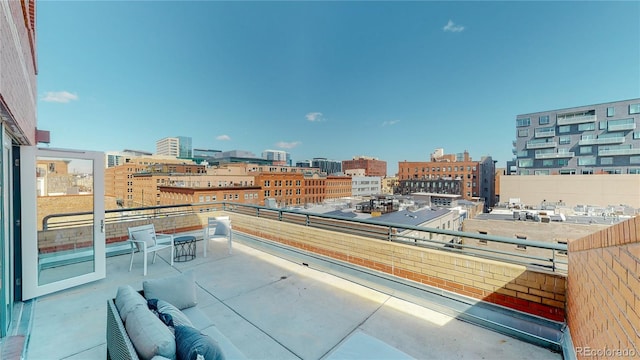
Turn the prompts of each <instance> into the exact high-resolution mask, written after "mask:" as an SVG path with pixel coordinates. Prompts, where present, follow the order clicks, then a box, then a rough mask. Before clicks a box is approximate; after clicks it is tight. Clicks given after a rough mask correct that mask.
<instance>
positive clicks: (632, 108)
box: [629, 104, 640, 115]
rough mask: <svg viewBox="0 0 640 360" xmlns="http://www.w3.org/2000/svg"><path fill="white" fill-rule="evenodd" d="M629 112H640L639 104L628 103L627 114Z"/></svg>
mask: <svg viewBox="0 0 640 360" xmlns="http://www.w3.org/2000/svg"><path fill="white" fill-rule="evenodd" d="M631 114H640V104H631V105H629V115H631Z"/></svg>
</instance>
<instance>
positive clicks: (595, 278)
mask: <svg viewBox="0 0 640 360" xmlns="http://www.w3.org/2000/svg"><path fill="white" fill-rule="evenodd" d="M567 297H568V301H567V322H568V324H569V328H570V331H571V335H572V338H573V344H574V347H575V348H576V353H577V355H578V357H579V358H589V357H592V356H590V354H591V355H592V354H594V352H596V354H597V351H601V353H602V354H604V355H607V353H606V350H605V349H608V350H609V354H611V355H616V354H617V353H614V351H615V352H617V351H620V352H621V354H622V355H624V354H627V355H629V354H632V353H631V351H633V353H635V354H636V356H635V358H637V357H640V217H635V218H632V219H629V220H627V221H624V222H622V223H619V224H616V225H614V226H611V227H609V228H607V229H604V230H600V231H598V232H596V233H594V234H591V235H588V236H585V237H583V238H581V239H577V240H575V241H573V242H571V243H570V244H569V276H568V289H567ZM625 352H626V353H625ZM603 357H614V356H603ZM629 357H630V358H631V357H633V356H629ZM619 358H624V356H622V357H619Z"/></svg>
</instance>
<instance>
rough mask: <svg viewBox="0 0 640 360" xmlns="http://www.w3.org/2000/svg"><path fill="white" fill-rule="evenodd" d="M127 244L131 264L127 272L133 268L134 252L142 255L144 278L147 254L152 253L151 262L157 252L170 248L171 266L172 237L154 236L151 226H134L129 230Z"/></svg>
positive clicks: (154, 259)
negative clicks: (129, 248) (129, 247)
mask: <svg viewBox="0 0 640 360" xmlns="http://www.w3.org/2000/svg"><path fill="white" fill-rule="evenodd" d="M129 242H130V243H131V262H130V263H129V271H131V268H132V266H133V254H134V253H135V251H136V250H138V251H139V252H141V253H142V258H143V260H144V272H143V274H144V276H147V254H149V253H153V261H152V263H155V262H156V255H157V253H158V251H159V250H162V249H166V248H171V266H173V235H169V234H156V229H155V227H154V226H153V224H148V225H141V226H134V227H130V228H129Z"/></svg>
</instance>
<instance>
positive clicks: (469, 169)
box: [413, 166, 476, 173]
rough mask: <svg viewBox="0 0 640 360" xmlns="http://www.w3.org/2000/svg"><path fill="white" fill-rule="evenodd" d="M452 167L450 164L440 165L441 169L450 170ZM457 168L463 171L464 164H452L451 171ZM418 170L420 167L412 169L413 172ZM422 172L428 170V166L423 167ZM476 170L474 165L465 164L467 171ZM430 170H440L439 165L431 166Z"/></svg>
mask: <svg viewBox="0 0 640 360" xmlns="http://www.w3.org/2000/svg"><path fill="white" fill-rule="evenodd" d="M451 169H452V167H451V166H443V167H442V171H451ZM458 169H459V170H460V171H464V166H460V167H458V166H453V171H458ZM418 170H420V168H414V169H413V171H414V172H415V173H417V172H418ZM421 170H422V172H429V168H428V167H423V168H422V169H421ZM472 170H473V171H476V167H475V166H467V171H472ZM431 171H440V167H439V166H435V167H432V168H431Z"/></svg>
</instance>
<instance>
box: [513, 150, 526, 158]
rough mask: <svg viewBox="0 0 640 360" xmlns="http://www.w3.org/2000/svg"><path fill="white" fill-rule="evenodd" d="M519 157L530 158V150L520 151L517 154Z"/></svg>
mask: <svg viewBox="0 0 640 360" xmlns="http://www.w3.org/2000/svg"><path fill="white" fill-rule="evenodd" d="M516 156H517V157H527V156H529V150H520V151H518V153H517V154H516Z"/></svg>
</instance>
